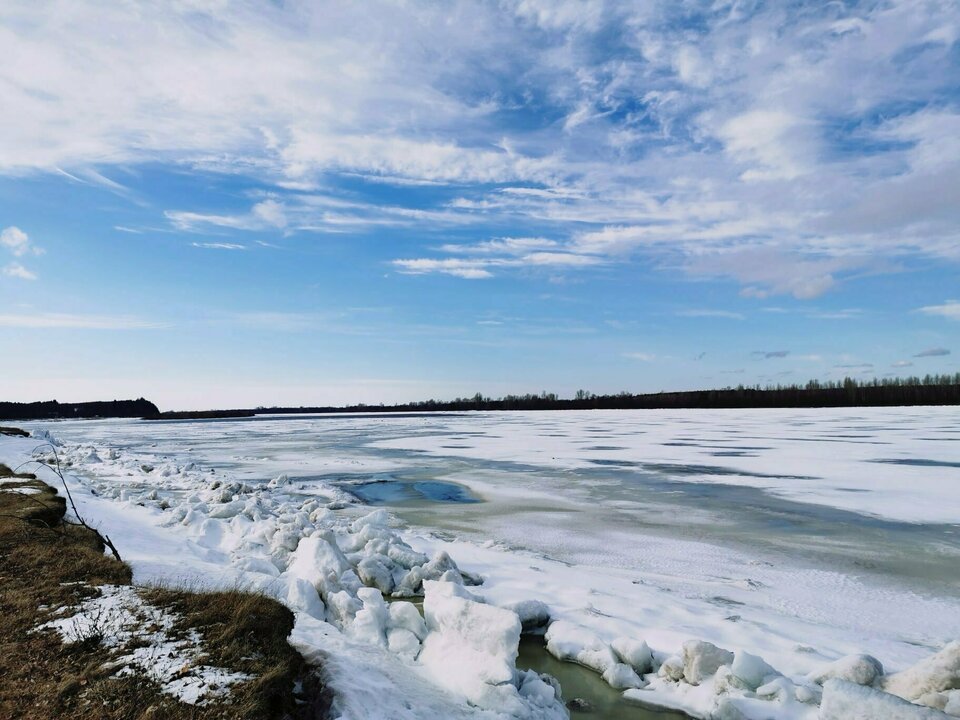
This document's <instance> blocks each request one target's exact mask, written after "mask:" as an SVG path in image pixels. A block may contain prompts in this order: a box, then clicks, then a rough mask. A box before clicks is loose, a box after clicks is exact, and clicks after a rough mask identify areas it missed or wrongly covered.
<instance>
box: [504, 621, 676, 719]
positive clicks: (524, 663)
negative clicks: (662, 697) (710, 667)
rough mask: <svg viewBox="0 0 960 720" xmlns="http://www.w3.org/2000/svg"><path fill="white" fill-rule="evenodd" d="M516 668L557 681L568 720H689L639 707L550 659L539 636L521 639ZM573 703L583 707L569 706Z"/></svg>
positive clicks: (576, 668)
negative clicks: (580, 703) (568, 713)
mask: <svg viewBox="0 0 960 720" xmlns="http://www.w3.org/2000/svg"><path fill="white" fill-rule="evenodd" d="M517 667H518V668H520V669H521V670H535V671H537V672H540V673H548V674H549V675H552V676H553V677H555V678H556V679H557V680H559V681H560V689H561V692H562V693H563V700H564V702H565V703H568V704H567V707H568V708H569V709H570V717H571V720H579V719H580V718H582V719H583V720H680V719H681V718H689V717H690V716H689V715H685V714H684V713H681V712H677V711H673V710H666V709H659V708H653V707H649V706H644V705H639V704H635V703H633V702H630V701H628V700H626V699H624V697H623V695H622V694H621V693H620V692H619V691H617V690H614V689H613V688H612V687H610V686H609V685H607V684H606V683H605V682H604V681H603V679H601V677H600V676H599V675H598V674H597V673H595V672H594V671H593V670H588V669H587V668H585V667H583V666H582V665H578V664H576V663H571V662H561V661H560V660H557V659H556V658H555V657H553V656H552V655H551V654H550V653H548V652H547V648H546V646H545V644H544V641H543V637H542V636H540V635H521V636H520V655H519V657H518V658H517ZM574 699H579V700H581V701H585V703H584V704H582V705H578V704H577V703H571V702H570V701H571V700H574ZM580 707H583V708H584V709H583V710H581V709H579V708H580Z"/></svg>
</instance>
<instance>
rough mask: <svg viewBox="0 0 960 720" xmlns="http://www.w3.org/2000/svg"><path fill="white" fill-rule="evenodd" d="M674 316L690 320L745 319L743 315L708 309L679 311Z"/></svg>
mask: <svg viewBox="0 0 960 720" xmlns="http://www.w3.org/2000/svg"><path fill="white" fill-rule="evenodd" d="M676 314H677V315H678V316H680V317H692V318H725V319H727V320H744V319H746V318H745V317H744V315H743V313H738V312H732V311H730V310H711V309H709V308H706V309H693V310H680V311H678V312H677V313H676Z"/></svg>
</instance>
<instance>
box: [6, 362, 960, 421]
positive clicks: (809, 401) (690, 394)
mask: <svg viewBox="0 0 960 720" xmlns="http://www.w3.org/2000/svg"><path fill="white" fill-rule="evenodd" d="M891 405H960V373H955V374H953V375H926V376H924V377H922V378H921V377H906V378H883V379H874V380H868V381H859V380H855V379H853V378H845V379H844V380H841V381H838V382H834V381H828V382H820V381H818V380H811V381H810V382H808V383H806V384H805V385H768V386H765V387H761V386H760V385H755V386H753V387H746V386H744V385H739V386H737V387H726V388H721V389H717V390H687V391H678V392H659V393H644V394H634V393H628V392H621V393H616V394H613V395H595V394H593V393H591V392H587V391H586V390H578V391H577V394H576V395H575V396H574V397H573V398H560V397H558V396H557V395H556V394H555V393H548V392H542V393H540V394H539V395H534V394H528V395H507V396H505V397H502V398H490V397H486V396H484V395H483V394H481V393H477V394H476V395H474V396H473V397H469V398H456V399H455V400H432V399H431V400H422V401H420V402H410V403H401V404H398V405H366V404H362V403H361V404H357V405H347V406H338V407H333V406H310V407H258V408H255V409H237V410H196V411H192V410H191V411H181V412H165V413H161V412H160V411H159V410H158V409H157V406H156V405H154V404H153V403H152V402H150V401H149V400H144V399H143V398H139V399H137V400H110V401H106V402H87V403H59V402H57V401H56V400H49V401H46V402H34V403H11V402H0V420H59V419H68V418H97V417H102V418H107V417H115V418H144V419H147V420H193V419H202V418H231V417H253V416H254V415H268V414H274V415H298V414H308V413H422V412H435V411H461V412H462V411H469V410H640V409H647V410H654V409H680V408H704V409H706V408H764V407H767V408H785V407H856V406H891Z"/></svg>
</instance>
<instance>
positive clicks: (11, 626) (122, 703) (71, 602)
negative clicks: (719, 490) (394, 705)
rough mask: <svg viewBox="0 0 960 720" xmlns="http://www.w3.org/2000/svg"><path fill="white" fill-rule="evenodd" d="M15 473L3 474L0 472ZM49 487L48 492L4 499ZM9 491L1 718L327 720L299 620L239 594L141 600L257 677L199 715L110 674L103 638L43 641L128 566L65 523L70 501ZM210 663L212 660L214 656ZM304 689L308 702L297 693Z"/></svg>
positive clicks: (0, 509)
mask: <svg viewBox="0 0 960 720" xmlns="http://www.w3.org/2000/svg"><path fill="white" fill-rule="evenodd" d="M4 470H6V471H7V475H8V477H9V476H10V475H12V472H9V468H5V467H4V468H0V475H2V474H3V471H4ZM41 486H42V488H43V491H42V492H41V493H39V494H33V495H23V494H20V493H16V492H8V491H7V490H10V489H16V488H17V487H20V488H25V487H37V488H40V487H41ZM3 490H4V491H2V492H0V718H22V719H23V720H41V719H43V720H48V719H49V718H64V719H66V720H79V719H80V718H97V719H101V718H102V719H103V720H147V719H148V718H150V719H152V720H168V719H169V720H213V719H215V718H216V719H224V720H225V719H228V718H229V719H233V718H238V719H239V718H250V719H251V720H252V718H266V719H269V718H277V719H279V718H291V719H293V718H296V719H298V720H299V719H303V720H305V719H306V718H318V719H319V718H325V717H327V711H328V709H329V700H330V697H329V693H328V692H326V690H325V689H324V688H323V687H322V684H321V683H320V681H319V680H318V679H317V674H316V672H314V671H312V670H311V669H310V668H307V667H305V666H304V663H303V659H302V658H301V656H300V655H299V654H298V653H297V652H296V651H294V650H293V648H291V647H290V645H289V644H288V643H287V641H286V638H287V635H288V634H289V632H290V630H291V628H292V627H293V616H292V614H291V613H290V611H289V610H288V609H287V608H285V607H284V606H283V605H281V604H280V603H277V602H276V601H274V600H271V599H269V598H267V597H264V596H259V595H253V594H249V593H244V592H240V591H230V592H218V593H208V594H204V593H193V592H188V591H184V590H170V589H149V590H145V591H143V594H144V596H145V598H146V599H148V600H149V601H150V602H151V603H153V604H156V605H161V606H167V607H170V608H173V609H174V610H176V612H177V613H179V614H180V615H182V620H181V630H182V631H183V632H186V630H187V629H188V628H194V629H196V630H197V631H198V632H199V633H200V634H201V636H202V637H203V638H204V640H205V644H204V647H205V650H206V652H207V653H208V654H209V662H210V664H214V665H217V666H219V667H224V668H228V669H231V670H239V671H242V672H247V673H250V674H252V675H256V679H254V680H252V681H250V682H248V683H244V684H242V685H239V686H237V687H236V688H235V689H234V692H233V694H232V697H231V698H230V702H229V703H219V704H211V705H205V706H202V707H194V706H191V705H186V704H184V703H181V702H179V701H177V700H175V699H174V698H172V697H170V696H168V695H164V694H162V693H161V692H160V690H159V687H158V686H157V685H156V684H155V683H153V682H151V681H149V680H148V679H146V678H144V677H143V676H133V677H127V678H122V679H117V678H113V677H111V671H108V670H104V669H103V668H102V665H103V664H104V663H105V662H106V661H108V660H109V659H110V652H109V651H108V650H107V649H106V648H104V647H102V646H101V645H100V643H99V639H98V638H96V637H92V638H89V639H87V640H85V641H84V642H76V643H72V644H64V643H63V642H61V639H60V637H59V635H58V634H56V633H54V632H52V631H43V632H34V628H36V627H37V626H38V625H40V624H42V623H44V622H46V621H47V620H50V619H51V618H52V617H53V611H54V610H55V609H57V608H61V607H67V608H71V607H75V606H77V605H78V604H79V603H80V602H81V601H82V600H84V599H85V598H89V597H92V596H95V595H96V594H97V593H98V592H99V591H98V590H97V589H96V587H95V586H96V585H104V584H114V585H128V584H130V582H131V571H130V567H129V566H128V565H126V564H125V563H121V562H118V561H117V560H115V559H113V558H112V557H109V556H107V555H104V547H103V544H102V543H101V542H100V540H99V539H98V538H97V536H96V534H95V533H93V532H92V531H90V530H88V529H86V528H83V527H80V526H76V525H69V524H63V523H62V522H61V519H62V517H63V513H64V510H65V504H64V502H63V498H62V497H60V496H59V495H58V494H57V493H56V491H55V490H54V489H53V488H50V487H49V486H47V485H44V484H43V483H40V482H39V481H36V480H32V479H29V478H22V483H16V484H10V483H6V484H4V486H3ZM204 662H207V660H206V659H205V660H204ZM295 680H300V681H301V682H302V684H303V687H304V697H302V698H297V697H294V695H293V686H294V681H295Z"/></svg>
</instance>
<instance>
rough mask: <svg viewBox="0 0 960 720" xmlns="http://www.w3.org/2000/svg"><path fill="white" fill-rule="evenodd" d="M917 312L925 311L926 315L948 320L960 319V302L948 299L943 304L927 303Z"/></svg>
mask: <svg viewBox="0 0 960 720" xmlns="http://www.w3.org/2000/svg"><path fill="white" fill-rule="evenodd" d="M917 312H920V313H923V314H924V315H934V316H937V317H943V318H947V319H948V320H960V302H958V301H956V300H948V301H947V302H945V303H943V304H942V305H927V306H926V307H922V308H920V309H919V310H917Z"/></svg>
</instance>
